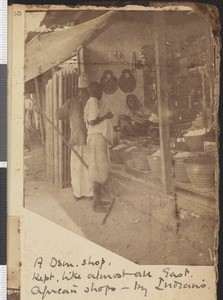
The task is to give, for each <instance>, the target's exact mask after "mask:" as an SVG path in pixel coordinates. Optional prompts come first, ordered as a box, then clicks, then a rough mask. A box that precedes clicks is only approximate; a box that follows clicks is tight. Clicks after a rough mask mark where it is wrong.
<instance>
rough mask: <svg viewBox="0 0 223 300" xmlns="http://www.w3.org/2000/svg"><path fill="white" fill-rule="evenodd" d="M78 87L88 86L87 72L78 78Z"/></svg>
mask: <svg viewBox="0 0 223 300" xmlns="http://www.w3.org/2000/svg"><path fill="white" fill-rule="evenodd" d="M78 87H79V88H87V87H88V76H87V74H85V73H82V74H81V75H80V76H79V78H78Z"/></svg>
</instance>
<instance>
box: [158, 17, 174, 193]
mask: <svg viewBox="0 0 223 300" xmlns="http://www.w3.org/2000/svg"><path fill="white" fill-rule="evenodd" d="M154 21H155V24H154V25H155V30H154V32H155V59H156V80H157V101H158V116H159V133H160V151H161V164H162V183H163V187H164V190H165V192H166V193H167V194H171V193H172V192H173V190H174V184H173V174H172V161H171V153H170V125H169V123H170V120H169V118H170V110H169V105H168V95H167V94H168V83H167V62H166V40H165V17H164V16H163V15H161V13H159V12H157V13H155V14H154Z"/></svg>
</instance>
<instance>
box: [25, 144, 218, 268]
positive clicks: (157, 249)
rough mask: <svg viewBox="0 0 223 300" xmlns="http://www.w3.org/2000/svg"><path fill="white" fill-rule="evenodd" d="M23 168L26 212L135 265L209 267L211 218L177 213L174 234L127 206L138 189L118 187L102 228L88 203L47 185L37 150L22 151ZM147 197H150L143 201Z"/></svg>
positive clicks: (210, 262) (41, 160)
mask: <svg viewBox="0 0 223 300" xmlns="http://www.w3.org/2000/svg"><path fill="white" fill-rule="evenodd" d="M24 163H25V206H26V208H27V209H29V210H31V211H33V212H35V213H37V214H39V215H41V216H43V217H45V218H47V219H49V220H51V221H53V222H55V223H57V224H59V225H61V226H63V227H65V228H67V229H69V230H71V231H73V232H74V233H77V234H79V235H81V236H83V237H85V238H87V239H89V240H91V241H93V242H94V243H96V244H98V245H100V246H102V247H104V248H106V249H108V250H110V251H112V252H115V253H116V254H118V255H121V256H123V257H125V258H126V259H129V260H131V261H133V262H135V263H137V264H143V265H147V264H148V265H152V264H173V265H178V264H180V265H212V264H213V247H214V221H213V220H212V219H211V218H210V217H208V216H201V215H198V214H196V213H191V212H189V211H186V210H181V211H180V213H179V218H178V230H177V232H176V231H173V230H171V229H168V226H163V224H161V223H160V222H159V220H157V219H156V218H154V217H153V216H152V215H151V214H149V213H148V212H147V211H145V210H142V209H140V208H139V209H136V208H135V207H134V206H133V205H131V203H132V201H130V200H134V199H135V198H134V199H130V198H131V197H137V196H136V195H137V193H139V190H138V187H135V188H134V186H131V188H132V192H131V193H126V192H127V191H128V188H129V187H128V185H126V186H125V184H123V183H122V184H121V183H120V185H119V187H118V189H119V191H121V193H120V195H121V196H120V197H119V198H118V200H116V202H115V203H114V206H113V208H112V211H111V213H110V215H109V217H108V219H107V221H106V223H105V224H104V225H102V224H101V223H102V220H103V217H104V215H103V214H99V213H94V212H93V211H92V200H90V199H88V198H85V199H82V200H80V201H75V200H74V198H73V197H72V189H71V188H66V189H58V188H57V187H55V186H53V185H50V184H48V183H47V182H46V178H45V171H44V169H45V161H44V152H43V149H42V147H40V146H39V145H35V146H32V147H31V151H30V152H28V151H27V150H25V152H24ZM122 195H123V196H122ZM125 195H126V196H125ZM152 195H153V192H152V191H151V195H149V194H148V201H150V200H149V199H151V197H153V196H152ZM105 200H106V197H105ZM153 201H154V199H153ZM161 213H162V212H161Z"/></svg>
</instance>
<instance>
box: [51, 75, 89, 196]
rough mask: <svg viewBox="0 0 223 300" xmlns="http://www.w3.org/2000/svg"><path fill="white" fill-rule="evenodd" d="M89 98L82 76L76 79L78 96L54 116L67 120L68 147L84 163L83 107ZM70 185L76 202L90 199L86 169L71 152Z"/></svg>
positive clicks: (84, 131)
mask: <svg viewBox="0 0 223 300" xmlns="http://www.w3.org/2000/svg"><path fill="white" fill-rule="evenodd" d="M88 98H89V93H88V78H87V75H86V74H82V75H80V76H79V78H78V96H75V97H73V98H71V99H68V100H67V101H66V102H65V103H64V105H63V106H62V107H61V108H58V110H57V112H56V115H57V118H58V119H59V120H63V119H65V118H69V121H70V129H71V133H70V145H71V146H73V148H74V149H75V150H76V151H77V152H78V153H79V155H80V156H81V157H82V158H83V160H84V161H86V156H87V151H86V138H87V128H86V125H85V122H84V107H85V105H86V103H87V100H88ZM70 166H71V170H70V171H71V183H72V187H73V195H74V197H75V199H76V200H79V199H80V198H81V197H92V196H93V186H92V183H91V182H90V180H89V173H88V170H87V168H85V166H84V165H83V164H82V162H81V161H80V160H79V158H78V157H77V156H76V155H75V154H74V153H73V152H72V151H71V160H70Z"/></svg>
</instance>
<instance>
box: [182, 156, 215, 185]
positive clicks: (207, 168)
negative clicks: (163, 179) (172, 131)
mask: <svg viewBox="0 0 223 300" xmlns="http://www.w3.org/2000/svg"><path fill="white" fill-rule="evenodd" d="M184 165H185V168H186V171H187V175H188V177H189V179H190V182H191V184H192V185H193V186H194V187H199V188H211V187H213V186H214V182H215V176H214V175H215V163H214V157H212V156H211V155H200V156H193V157H190V158H188V159H187V160H185V161H184Z"/></svg>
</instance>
